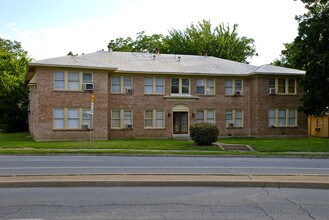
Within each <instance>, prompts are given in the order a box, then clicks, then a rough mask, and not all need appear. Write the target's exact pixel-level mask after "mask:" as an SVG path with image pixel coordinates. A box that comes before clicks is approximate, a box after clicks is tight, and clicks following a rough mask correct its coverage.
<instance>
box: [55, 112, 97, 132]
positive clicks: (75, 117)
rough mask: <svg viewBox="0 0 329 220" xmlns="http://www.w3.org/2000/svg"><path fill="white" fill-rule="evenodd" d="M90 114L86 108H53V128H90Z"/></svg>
mask: <svg viewBox="0 0 329 220" xmlns="http://www.w3.org/2000/svg"><path fill="white" fill-rule="evenodd" d="M91 121H92V115H91V114H90V109H88V108H55V109H54V110H53V128H54V129H80V128H83V129H85V128H91Z"/></svg>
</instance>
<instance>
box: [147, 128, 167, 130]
mask: <svg viewBox="0 0 329 220" xmlns="http://www.w3.org/2000/svg"><path fill="white" fill-rule="evenodd" d="M144 129H145V130H166V128H153V127H148V128H145V127H144Z"/></svg>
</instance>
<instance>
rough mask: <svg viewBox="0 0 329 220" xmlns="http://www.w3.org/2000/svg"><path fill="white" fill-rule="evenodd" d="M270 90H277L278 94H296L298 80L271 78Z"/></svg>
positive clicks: (269, 82)
mask: <svg viewBox="0 0 329 220" xmlns="http://www.w3.org/2000/svg"><path fill="white" fill-rule="evenodd" d="M268 88H269V91H273V90H272V89H275V91H276V93H278V94H296V79H284V78H279V79H278V78H271V79H269V81H268Z"/></svg>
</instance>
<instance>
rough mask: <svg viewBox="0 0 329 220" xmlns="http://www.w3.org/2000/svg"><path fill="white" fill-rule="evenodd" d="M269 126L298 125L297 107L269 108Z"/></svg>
mask: <svg viewBox="0 0 329 220" xmlns="http://www.w3.org/2000/svg"><path fill="white" fill-rule="evenodd" d="M268 126H274V127H296V126H297V110H296V109H270V110H268Z"/></svg>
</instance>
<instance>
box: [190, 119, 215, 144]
mask: <svg viewBox="0 0 329 220" xmlns="http://www.w3.org/2000/svg"><path fill="white" fill-rule="evenodd" d="M218 134H219V131H218V128H217V126H216V125H214V124H209V123H201V124H194V125H192V126H191V127H190V137H191V139H192V140H193V141H194V142H195V143H196V144H197V145H199V146H205V145H210V144H212V143H214V142H216V141H217V138H218Z"/></svg>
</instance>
